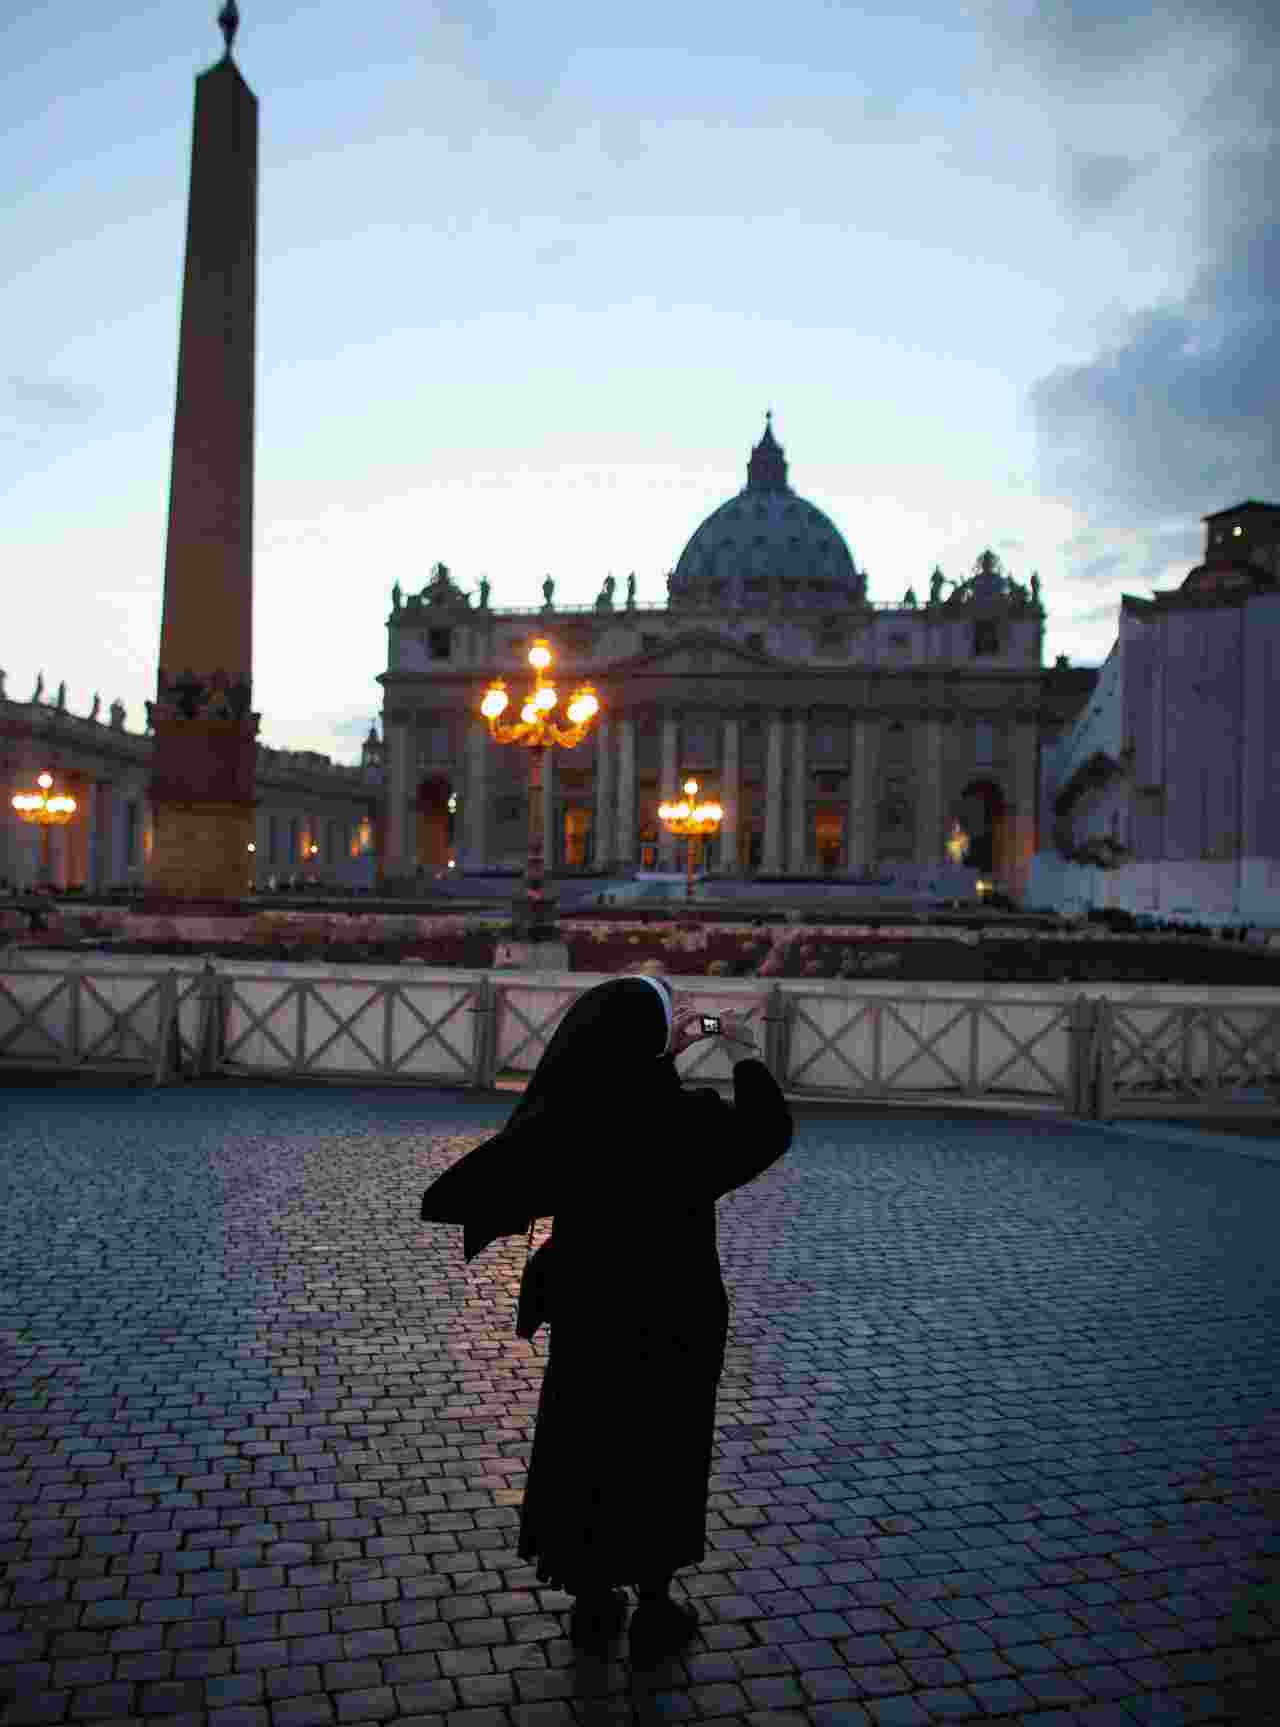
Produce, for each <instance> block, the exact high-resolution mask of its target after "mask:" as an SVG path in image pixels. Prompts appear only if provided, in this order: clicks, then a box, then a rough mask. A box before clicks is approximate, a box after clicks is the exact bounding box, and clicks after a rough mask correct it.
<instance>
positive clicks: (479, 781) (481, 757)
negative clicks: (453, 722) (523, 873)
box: [461, 714, 499, 869]
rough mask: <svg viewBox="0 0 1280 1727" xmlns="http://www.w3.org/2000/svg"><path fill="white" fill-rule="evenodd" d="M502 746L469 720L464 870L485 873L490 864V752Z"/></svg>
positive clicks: (474, 720)
mask: <svg viewBox="0 0 1280 1727" xmlns="http://www.w3.org/2000/svg"><path fill="white" fill-rule="evenodd" d="M498 747H499V746H498V745H497V744H495V743H494V742H493V740H492V739H491V738H490V736H489V728H488V726H487V725H486V724H485V722H484V721H483V720H482V719H477V718H476V717H475V715H474V714H472V715H469V716H468V718H467V783H466V790H465V792H464V793H463V805H462V831H463V833H464V835H465V836H466V837H465V841H464V845H463V854H464V855H463V858H462V860H461V861H462V867H463V868H464V869H483V868H484V867H485V865H486V863H487V862H488V861H489V832H488V830H489V766H490V763H489V752H490V751H491V750H496V749H497V748H498Z"/></svg>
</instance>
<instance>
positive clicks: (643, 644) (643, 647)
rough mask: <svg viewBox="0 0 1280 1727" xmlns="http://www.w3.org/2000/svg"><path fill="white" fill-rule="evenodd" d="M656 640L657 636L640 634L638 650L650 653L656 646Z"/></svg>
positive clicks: (657, 639)
mask: <svg viewBox="0 0 1280 1727" xmlns="http://www.w3.org/2000/svg"><path fill="white" fill-rule="evenodd" d="M658 642H659V637H657V636H641V638H640V652H641V653H642V654H651V653H652V652H653V651H654V649H655V648H656V647H657V646H658Z"/></svg>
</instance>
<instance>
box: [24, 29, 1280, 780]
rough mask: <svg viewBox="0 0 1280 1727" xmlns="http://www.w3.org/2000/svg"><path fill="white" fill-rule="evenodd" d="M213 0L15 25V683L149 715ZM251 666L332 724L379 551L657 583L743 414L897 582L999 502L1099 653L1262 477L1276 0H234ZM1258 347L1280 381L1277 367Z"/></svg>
mask: <svg viewBox="0 0 1280 1727" xmlns="http://www.w3.org/2000/svg"><path fill="white" fill-rule="evenodd" d="M216 11H217V6H216V5H215V4H213V3H211V0H202V3H201V4H188V3H187V0H181V3H176V0H165V3H164V4H151V5H139V4H134V5H130V4H128V0H124V3H123V4H122V5H120V6H118V7H116V8H109V9H104V8H102V7H101V6H99V5H96V4H93V5H91V4H89V3H88V0H66V3H64V4H58V3H56V0H52V3H41V4H38V5H28V6H27V7H26V9H25V10H19V12H18V14H17V16H16V19H14V18H13V15H12V13H11V14H10V17H11V20H12V21H11V22H9V23H8V24H7V25H6V27H5V31H4V37H3V42H4V48H5V53H4V56H3V70H2V71H0V79H2V81H3V91H2V92H0V95H2V98H3V113H4V115H5V120H4V129H3V137H2V138H0V195H2V196H3V199H4V211H3V214H4V224H5V231H6V240H7V244H6V257H7V261H8V266H9V267H8V269H7V270H6V273H5V275H6V282H5V286H4V289H3V299H2V301H0V305H2V307H3V311H4V329H5V334H6V338H7V349H8V353H7V364H6V366H5V368H4V376H3V380H2V382H3V395H2V396H0V412H3V415H4V432H5V440H4V447H5V456H4V484H3V487H2V488H0V498H3V504H2V506H0V507H2V508H3V522H4V544H5V548H6V553H7V562H8V583H7V591H8V596H9V598H8V604H7V607H6V623H7V628H6V629H5V632H4V647H3V650H2V657H0V664H2V665H3V667H4V670H5V671H6V673H7V674H8V688H9V693H10V694H11V695H19V696H23V697H25V696H27V695H29V693H30V690H31V687H32V685H33V684H34V682H35V676H36V672H37V670H39V669H43V671H44V674H45V680H46V685H47V686H48V687H49V688H50V689H52V688H55V687H56V685H57V683H58V682H59V681H60V680H61V679H64V678H65V679H66V681H67V684H68V702H69V705H70V707H71V708H72V709H73V710H74V711H80V712H84V711H87V709H88V707H89V703H90V701H91V699H92V695H93V692H94V691H95V690H99V691H101V694H102V697H103V702H104V705H105V704H106V703H107V702H109V701H110V700H111V699H112V698H113V697H115V696H117V695H119V696H121V697H122V698H123V699H124V700H125V702H126V704H127V706H128V708H129V711H130V724H131V725H140V724H141V722H142V716H143V703H144V701H145V700H146V698H147V697H148V696H149V695H150V694H151V689H152V683H153V678H154V662H155V654H156V649H157V645H158V640H159V621H160V600H161V591H162V581H163V568H164V536H165V523H166V500H167V488H168V479H169V445H170V438H171V435H172V415H173V399H174V386H175V378H176V365H177V331H178V313H179V295H180V286H181V264H182V246H183V239H184V224H185V209H186V196H187V177H188V171H189V152H190V128H191V107H192V80H193V78H194V76H195V74H196V73H197V72H199V71H201V70H203V69H204V67H205V66H207V65H208V64H210V63H211V62H212V61H213V60H214V59H216V58H217V56H218V54H219V52H220V50H221V38H220V36H219V35H218V32H217V29H216V26H215V23H214V15H215V13H216ZM241 11H242V25H241V29H240V34H239V36H238V38H237V42H236V58H237V61H238V63H239V65H240V67H241V70H242V71H243V73H244V75H245V77H246V78H247V79H248V81H249V83H250V84H251V85H252V86H253V88H254V90H255V91H256V93H257V95H258V98H259V102H260V122H261V126H260V141H259V174H260V188H259V260H258V276H259V305H258V373H257V380H258V381H257V448H256V456H257V465H256V506H255V517H256V519H255V582H256V598H255V606H256V616H255V653H256V665H255V669H254V694H255V706H256V707H258V708H259V709H260V710H261V711H262V714H263V737H264V739H265V740H266V741H268V742H270V743H272V744H275V745H277V746H282V747H290V748H316V749H321V750H324V751H327V752H329V753H332V754H334V755H335V756H337V757H339V758H340V759H352V758H353V755H354V753H355V752H356V751H357V749H358V739H359V737H360V736H362V735H363V733H364V731H365V730H367V727H368V722H369V718H370V716H371V715H372V714H373V713H374V712H375V711H377V709H378V707H379V705H380V690H379V687H378V686H377V685H376V684H375V683H374V681H373V680H374V678H375V676H376V675H377V673H378V672H379V671H381V670H382V669H383V667H384V664H385V645H386V637H385V619H386V613H387V609H388V596H389V594H390V589H391V585H392V583H393V582H395V581H397V580H398V581H399V582H400V583H401V585H402V587H404V588H405V589H406V590H408V591H415V590H416V589H417V588H419V587H421V586H422V585H423V583H424V582H425V581H426V579H427V574H428V571H429V569H430V566H431V564H432V563H433V562H435V561H436V560H437V559H442V560H443V561H445V562H446V563H448V564H449V565H450V567H451V569H452V570H453V571H454V573H455V575H456V576H457V578H458V579H459V580H460V581H461V583H462V584H463V586H465V587H474V585H475V584H476V583H477V582H478V581H479V579H480V577H481V576H482V575H487V576H488V578H489V580H490V582H491V584H492V603H493V604H495V605H503V604H508V605H532V604H535V603H536V602H537V601H538V599H539V598H540V595H539V592H538V587H539V584H540V582H541V580H542V578H543V577H544V576H545V575H546V574H548V573H550V574H552V575H553V576H554V577H555V579H556V591H557V597H558V598H560V599H562V600H564V601H566V602H577V603H587V602H589V601H590V600H591V599H592V598H593V597H594V595H595V594H596V592H597V591H598V589H599V586H600V583H601V581H602V580H603V578H604V577H605V576H606V575H607V574H608V573H610V572H611V571H612V573H613V574H615V575H616V576H617V577H618V578H619V581H620V582H621V580H622V578H624V577H625V576H626V574H627V573H628V572H629V571H632V570H634V571H635V572H636V575H637V580H638V588H639V597H640V598H641V599H642V600H652V601H658V600H660V599H661V598H662V597H663V596H664V593H665V583H664V575H665V572H666V571H667V570H668V569H669V568H670V567H671V566H672V565H673V564H674V563H675V561H676V559H677V557H678V556H679V553H680V551H681V549H682V547H683V545H684V543H685V541H686V540H687V539H688V537H689V535H690V534H691V533H692V532H693V530H694V529H695V527H696V526H697V525H698V523H699V522H700V521H701V520H702V518H703V517H704V516H705V515H706V514H707V513H708V512H709V511H710V510H711V509H713V508H714V507H715V506H716V505H717V504H719V503H720V502H722V501H723V499H724V498H725V497H726V496H728V495H729V494H730V493H731V492H733V491H736V490H737V489H738V488H739V487H740V486H741V485H742V483H743V481H744V479H745V464H746V459H747V455H748V452H749V449H750V446H751V444H752V443H753V442H754V441H755V439H756V438H757V437H758V436H759V434H760V430H761V428H762V424H763V416H764V410H765V408H766V407H772V409H773V411H774V425H775V429H776V431H777V434H778V436H779V439H780V441H781V442H782V443H783V445H784V447H785V449H786V452H787V458H788V461H789V463H790V469H791V475H790V477H791V482H792V484H793V485H794V486H795V488H796V489H797V490H798V491H799V492H801V493H802V494H803V495H804V496H806V497H808V498H810V499H811V500H812V501H813V502H815V503H816V504H818V505H819V506H820V507H821V508H822V509H824V510H826V511H827V513H828V514H829V515H831V516H832V518H833V519H834V520H835V522H836V523H837V525H838V526H839V527H840V529H841V531H842V532H843V533H844V536H845V538H846V540H847V541H848V543H849V546H850V548H851V550H852V552H853V555H854V558H855V560H856V561H857V563H858V564H859V566H860V567H862V566H865V567H866V568H867V569H868V570H869V572H870V577H869V591H870V594H871V597H872V598H873V599H876V600H895V599H899V598H901V596H902V594H903V592H904V591H905V589H906V588H907V587H908V586H909V585H911V586H914V587H915V588H916V590H917V591H918V592H921V593H923V592H924V591H925V590H926V589H927V585H928V575H929V571H930V570H931V569H932V567H933V565H934V564H935V563H941V565H942V567H943V570H944V571H945V572H946V574H947V575H948V576H949V577H961V576H963V575H964V574H966V573H967V572H968V570H969V569H970V568H971V566H972V564H973V562H974V560H975V559H976V558H977V556H978V554H979V553H980V552H981V551H982V549H983V547H984V546H986V545H988V544H990V545H992V546H994V548H995V549H996V550H997V551H998V552H999V553H1000V554H1001V556H1002V557H1003V558H1004V560H1005V562H1006V564H1007V566H1008V567H1009V568H1010V569H1011V570H1012V571H1013V573H1014V574H1015V575H1017V576H1018V577H1020V578H1021V579H1023V580H1025V579H1026V578H1027V577H1029V575H1030V573H1031V571H1032V570H1033V569H1038V570H1039V572H1040V576H1041V582H1042V586H1043V592H1044V597H1045V602H1046V605H1047V607H1048V613H1049V615H1048V623H1047V628H1046V642H1045V653H1046V659H1047V660H1048V661H1050V662H1051V661H1052V658H1053V657H1054V656H1055V655H1056V654H1058V653H1067V654H1070V656H1071V657H1072V659H1073V661H1075V662H1077V663H1080V662H1089V661H1096V660H1098V659H1100V658H1101V657H1102V656H1103V655H1104V654H1105V653H1106V651H1107V649H1108V647H1109V646H1110V644H1111V641H1112V639H1113V636H1114V633H1115V618H1116V610H1117V603H1118V599H1119V596H1120V594H1121V593H1122V592H1125V591H1129V592H1137V593H1146V592H1148V591H1149V589H1150V587H1151V586H1152V585H1164V586H1168V585H1171V584H1172V583H1174V582H1176V581H1177V580H1179V579H1180V578H1181V576H1182V575H1183V574H1185V572H1186V570H1187V568H1188V567H1189V565H1190V564H1191V563H1193V562H1195V561H1196V557H1197V552H1198V548H1199V546H1200V544H1201V540H1202V530H1201V527H1200V522H1199V518H1200V516H1201V515H1202V514H1204V512H1205V511H1208V510H1213V509H1219V508H1222V507H1225V506H1226V505H1228V504H1231V503H1235V502H1237V501H1238V500H1239V499H1241V498H1243V497H1262V498H1272V499H1274V498H1277V497H1280V474H1278V472H1277V444H1276V417H1275V406H1274V399H1275V398H1274V385H1273V381H1274V378H1275V377H1276V376H1277V375H1280V340H1278V339H1277V322H1276V305H1275V296H1274V282H1275V279H1276V274H1275V266H1276V264H1277V262H1278V261H1280V260H1278V259H1277V245H1276V238H1275V228H1274V224H1273V220H1272V216H1271V212H1273V211H1274V209H1275V205H1276V191H1277V184H1276V182H1277V175H1276V172H1275V169H1276V163H1277V159H1278V153H1277V150H1276V133H1275V120H1274V117H1273V116H1274V105H1273V104H1272V103H1270V102H1269V100H1268V95H1267V82H1266V68H1267V67H1270V66H1273V65H1274V58H1275V55H1274V50H1275V46H1276V42H1275V25H1274V23H1273V22H1272V21H1271V19H1272V9H1271V8H1270V7H1269V6H1268V5H1267V4H1265V3H1264V0H1213V3H1212V4H1211V3H1209V0H1204V3H1203V4H1196V3H1192V0H1174V3H1173V4H1171V5H1169V6H1168V7H1166V8H1165V9H1163V10H1162V11H1161V13H1160V16H1159V17H1158V18H1156V17H1151V16H1148V15H1146V14H1145V13H1141V14H1136V15H1133V16H1130V15H1129V14H1127V13H1125V12H1119V11H1116V10H1114V9H1112V8H1110V7H1107V6H1104V5H1101V4H1099V3H1097V0H1092V3H1090V4H1089V5H1087V6H1086V5H1056V6H1050V5H1048V4H1042V5H1033V4H1026V3H1009V0H984V3H982V4H978V5H968V6H965V5H959V4H954V3H949V0H926V3H925V4H921V5H918V6H917V7H916V8H915V9H914V10H913V11H912V12H911V13H910V14H909V15H907V14H904V13H903V12H902V11H901V10H899V9H897V8H889V7H887V6H885V7H873V6H867V5H862V4H850V3H845V0H791V4H790V5H788V6H782V5H779V4H776V3H775V4H764V3H762V0H734V3H733V4H729V3H727V0H701V3H700V4H698V5H696V6H689V5H687V4H685V5H676V4H674V3H673V0H650V4H648V5H646V6H644V7H641V8H630V9H616V8H602V7H600V6H598V5H587V4H585V3H583V0H542V4H540V5H538V6H534V5H531V4H529V0H524V3H523V4H513V3H510V0H435V3H426V4H419V5H416V6H413V7H405V6H401V5H387V4H380V3H378V0H374V3H373V4H368V5H365V6H363V7H353V6H351V5H349V4H346V5H339V4H337V3H335V0H315V3H313V4H311V5H308V6H291V5H288V4H282V3H277V4H275V5H272V6H268V5H267V4H265V0H243V4H242V7H241ZM1268 379H1270V380H1272V383H1271V384H1268V383H1267V380H1268Z"/></svg>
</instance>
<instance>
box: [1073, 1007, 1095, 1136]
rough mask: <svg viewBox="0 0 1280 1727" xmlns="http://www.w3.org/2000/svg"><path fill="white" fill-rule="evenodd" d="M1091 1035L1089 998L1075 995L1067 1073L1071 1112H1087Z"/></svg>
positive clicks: (1076, 1113) (1079, 1113) (1081, 1114)
mask: <svg viewBox="0 0 1280 1727" xmlns="http://www.w3.org/2000/svg"><path fill="white" fill-rule="evenodd" d="M1090 1036H1091V1026H1090V1015H1089V998H1088V996H1086V995H1077V996H1076V998H1075V1000H1074V1001H1073V1002H1072V1004H1071V1055H1070V1067H1069V1069H1068V1074H1067V1081H1068V1083H1067V1095H1068V1096H1069V1097H1070V1099H1071V1114H1072V1115H1079V1116H1087V1115H1088V1114H1089V1103H1090V1100H1089V1044H1090Z"/></svg>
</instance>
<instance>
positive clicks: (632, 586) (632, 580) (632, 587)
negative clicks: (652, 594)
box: [627, 570, 636, 612]
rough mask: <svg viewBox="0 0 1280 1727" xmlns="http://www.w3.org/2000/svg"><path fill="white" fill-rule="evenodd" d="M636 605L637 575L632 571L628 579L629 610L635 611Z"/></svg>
mask: <svg viewBox="0 0 1280 1727" xmlns="http://www.w3.org/2000/svg"><path fill="white" fill-rule="evenodd" d="M635 603H636V573H635V571H634V570H632V572H631V574H630V575H629V576H628V577H627V610H628V611H629V612H630V611H633V610H634V609H635Z"/></svg>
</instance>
